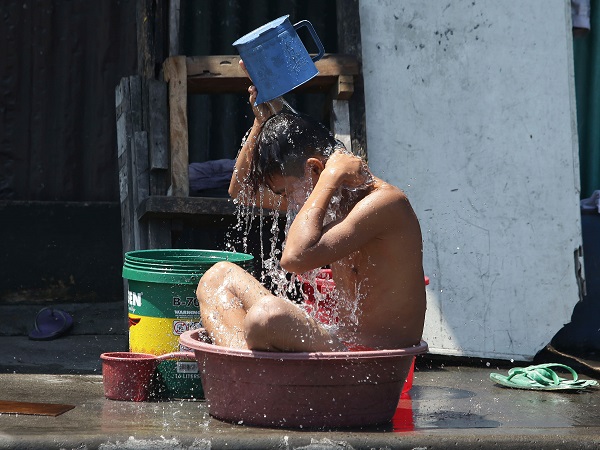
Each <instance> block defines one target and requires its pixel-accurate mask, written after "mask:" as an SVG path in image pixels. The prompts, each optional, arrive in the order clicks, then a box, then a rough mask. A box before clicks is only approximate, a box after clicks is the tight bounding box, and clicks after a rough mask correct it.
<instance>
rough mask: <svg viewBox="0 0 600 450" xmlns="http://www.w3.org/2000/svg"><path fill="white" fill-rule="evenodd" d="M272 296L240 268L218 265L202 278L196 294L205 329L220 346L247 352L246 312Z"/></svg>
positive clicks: (228, 264)
mask: <svg viewBox="0 0 600 450" xmlns="http://www.w3.org/2000/svg"><path fill="white" fill-rule="evenodd" d="M269 294H270V293H269V291H268V290H267V289H266V288H265V287H264V286H263V285H262V284H260V282H259V281H258V280H257V279H256V278H254V277H253V276H252V275H250V274H249V273H248V272H246V271H245V270H244V269H242V268H241V267H240V266H238V265H236V264H233V263H230V262H219V263H216V264H215V265H213V266H212V267H211V268H210V269H208V270H207V271H206V273H205V274H204V275H203V276H202V278H201V279H200V282H199V283H198V289H197V290H196V296H197V297H198V301H199V303H200V315H201V317H202V326H203V327H204V328H205V329H206V331H207V332H208V333H209V335H210V336H211V338H212V339H213V342H214V343H215V344H217V345H222V346H225V347H235V348H248V347H247V345H246V339H245V331H244V319H245V318H246V311H247V310H248V309H250V308H251V307H252V305H254V303H256V302H257V301H258V300H259V299H261V298H262V297H264V296H265V295H269Z"/></svg>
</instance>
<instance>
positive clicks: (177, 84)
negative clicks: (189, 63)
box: [164, 56, 190, 197]
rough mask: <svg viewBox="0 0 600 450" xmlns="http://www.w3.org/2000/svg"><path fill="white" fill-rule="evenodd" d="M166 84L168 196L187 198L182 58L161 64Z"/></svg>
mask: <svg viewBox="0 0 600 450" xmlns="http://www.w3.org/2000/svg"><path fill="white" fill-rule="evenodd" d="M164 74H165V80H166V81H168V82H169V126H170V130H169V135H170V141H171V147H170V153H171V187H170V191H171V195H173V196H175V197H187V196H188V195H189V190H190V188H189V174H188V164H189V156H188V121H187V67H186V58H185V56H171V57H169V58H167V60H166V61H165V64H164Z"/></svg>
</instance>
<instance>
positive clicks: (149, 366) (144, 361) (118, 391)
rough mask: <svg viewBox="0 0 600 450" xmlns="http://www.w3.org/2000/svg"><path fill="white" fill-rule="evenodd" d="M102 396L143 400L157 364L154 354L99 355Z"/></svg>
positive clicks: (122, 353) (148, 390) (113, 353)
mask: <svg viewBox="0 0 600 450" xmlns="http://www.w3.org/2000/svg"><path fill="white" fill-rule="evenodd" d="M100 359H102V380H103V382H104V396H105V397H106V398H109V399H112V400H126V401H132V402H143V401H144V400H147V399H148V396H149V393H150V388H149V386H150V381H151V380H152V375H154V371H155V370H156V367H157V366H158V359H157V358H156V356H155V355H147V354H144V353H129V352H112V353H103V354H102V355H100Z"/></svg>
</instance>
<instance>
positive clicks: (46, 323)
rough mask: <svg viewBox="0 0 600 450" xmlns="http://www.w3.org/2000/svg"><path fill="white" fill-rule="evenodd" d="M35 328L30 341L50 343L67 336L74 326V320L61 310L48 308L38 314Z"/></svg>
mask: <svg viewBox="0 0 600 450" xmlns="http://www.w3.org/2000/svg"><path fill="white" fill-rule="evenodd" d="M33 326H34V329H33V330H31V332H30V333H29V339H31V340H34V341H49V340H51V339H56V338H58V337H60V336H63V335H64V334H66V333H67V332H68V331H69V330H70V329H71V327H72V326H73V318H72V317H71V316H70V315H69V313H67V312H65V311H63V310H61V309H58V308H50V307H47V308H42V309H40V311H39V312H38V313H37V315H36V316H35V322H34V324H33Z"/></svg>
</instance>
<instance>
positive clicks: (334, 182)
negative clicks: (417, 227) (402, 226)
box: [281, 150, 379, 273]
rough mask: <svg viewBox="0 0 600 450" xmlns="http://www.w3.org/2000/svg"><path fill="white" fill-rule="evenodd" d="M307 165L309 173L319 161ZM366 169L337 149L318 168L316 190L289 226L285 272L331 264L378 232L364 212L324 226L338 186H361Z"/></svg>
mask: <svg viewBox="0 0 600 450" xmlns="http://www.w3.org/2000/svg"><path fill="white" fill-rule="evenodd" d="M307 165H308V167H309V170H314V167H319V162H318V161H313V160H312V159H309V160H308V161H307ZM311 165H312V166H311ZM365 167H366V166H365V163H364V162H363V161H362V159H360V158H358V157H356V156H354V155H352V154H350V153H348V152H345V151H344V152H342V151H339V150H338V151H336V152H335V153H334V154H333V155H332V156H331V157H330V158H329V160H328V161H327V163H326V165H325V167H324V168H323V167H322V166H321V168H322V171H321V173H320V176H319V179H318V181H317V183H316V185H315V188H314V189H313V191H312V192H311V194H310V195H309V197H308V199H307V200H306V203H304V206H303V207H302V208H301V209H300V211H299V212H298V215H297V216H296V218H295V219H294V222H293V223H292V225H291V226H290V230H289V233H288V236H287V240H286V245H285V248H284V250H283V254H282V257H281V266H282V267H283V268H284V269H286V270H288V271H290V272H295V273H303V272H306V271H308V270H312V269H315V268H318V267H321V266H323V265H326V264H330V263H332V262H334V261H337V260H338V259H340V258H342V257H344V256H346V255H348V254H350V253H351V252H353V251H355V250H357V249H358V248H360V247H361V246H362V245H364V243H365V242H366V241H367V240H369V239H370V236H371V235H372V234H374V233H377V232H379V229H378V227H377V226H375V225H376V224H375V223H373V220H372V219H373V218H368V217H367V215H366V214H365V211H353V212H351V213H350V214H349V215H348V216H347V217H345V218H344V219H342V220H341V221H340V222H338V223H333V224H331V225H328V226H327V227H324V226H323V221H324V219H325V215H326V212H327V209H328V207H329V204H330V202H331V198H332V197H333V195H334V194H335V193H336V191H337V190H338V189H339V188H340V187H341V186H346V187H357V186H360V185H361V184H364V183H365V181H366V179H367V176H368V172H367V171H366V170H365ZM365 219H366V220H365Z"/></svg>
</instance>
